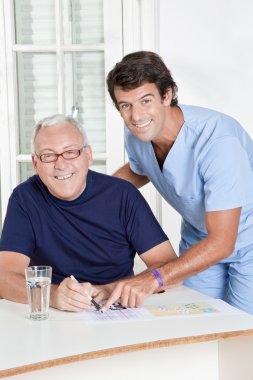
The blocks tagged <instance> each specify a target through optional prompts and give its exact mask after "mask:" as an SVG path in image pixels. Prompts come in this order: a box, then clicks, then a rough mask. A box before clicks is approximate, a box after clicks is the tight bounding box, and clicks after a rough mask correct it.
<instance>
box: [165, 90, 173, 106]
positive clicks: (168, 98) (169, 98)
mask: <svg viewBox="0 0 253 380" xmlns="http://www.w3.org/2000/svg"><path fill="white" fill-rule="evenodd" d="M172 97H173V94H172V88H171V87H169V88H168V89H167V90H166V92H165V95H164V97H163V104H164V105H165V106H170V103H171V101H172Z"/></svg>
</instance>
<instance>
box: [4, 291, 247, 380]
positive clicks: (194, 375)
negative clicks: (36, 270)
mask: <svg viewBox="0 0 253 380" xmlns="http://www.w3.org/2000/svg"><path fill="white" fill-rule="evenodd" d="M208 300H210V298H209V297H207V296H204V295H202V294H200V293H198V292H195V291H193V290H190V289H188V288H186V287H183V286H181V287H179V288H174V289H171V290H169V291H168V292H166V293H163V294H160V295H154V296H152V297H150V298H149V299H148V300H146V302H145V304H146V305H148V304H157V305H158V304H161V303H163V304H166V303H168V302H169V303H177V302H180V303H181V302H182V303H184V302H196V301H203V302H208ZM26 315H27V305H22V304H18V303H14V302H9V301H6V300H0V378H2V377H7V376H12V377H11V379H13V380H15V379H20V380H21V379H24V380H29V379H33V380H34V379H37V380H39V379H45V378H49V379H54V380H57V379H61V380H64V379H75V380H78V379H84V378H85V379H91V378H92V379H98V378H99V377H101V378H103V380H106V379H110V380H114V379H122V380H124V379H137V378H139V379H145V380H146V379H152V380H153V379H154V378H167V379H170V378H171V379H173V380H183V379H184V380H185V379H190V380H191V379H192V380H193V379H194V380H200V379H201V380H202V379H203V378H204V379H205V380H217V379H219V380H228V379H229V380H238V379H242V380H252V379H253V316H252V315H249V314H246V313H243V312H241V313H237V312H236V310H235V314H229V315H222V314H221V315H219V313H217V314H215V315H212V316H192V317H187V318H183V317H168V318H162V319H161V318H160V319H157V320H145V321H124V322H114V323H106V324H96V325H95V324H87V323H85V322H84V321H83V320H81V319H80V317H78V315H77V314H75V313H67V312H60V311H58V310H54V309H50V318H49V319H48V320H46V321H31V320H29V319H28V318H27V317H26ZM36 342H37V343H36ZM64 364H67V365H64ZM35 370H36V371H35ZM84 375H85V376H84Z"/></svg>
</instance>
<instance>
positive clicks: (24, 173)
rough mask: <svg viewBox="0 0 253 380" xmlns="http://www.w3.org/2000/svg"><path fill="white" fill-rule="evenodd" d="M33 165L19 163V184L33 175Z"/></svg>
mask: <svg viewBox="0 0 253 380" xmlns="http://www.w3.org/2000/svg"><path fill="white" fill-rule="evenodd" d="M34 174H35V173H34V169H33V164H32V163H31V162H20V163H19V175H20V182H23V181H25V180H27V179H28V178H29V177H32V176H33V175H34Z"/></svg>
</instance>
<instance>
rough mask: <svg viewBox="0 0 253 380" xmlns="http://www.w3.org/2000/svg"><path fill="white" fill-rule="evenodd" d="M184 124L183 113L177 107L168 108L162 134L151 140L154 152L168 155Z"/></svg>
mask: <svg viewBox="0 0 253 380" xmlns="http://www.w3.org/2000/svg"><path fill="white" fill-rule="evenodd" d="M183 123H184V118H183V113H182V111H181V109H180V108H179V107H176V106H175V107H168V112H167V115H166V120H165V125H164V128H163V130H162V133H161V134H160V135H159V136H157V137H156V138H155V139H154V140H152V144H153V147H154V149H155V150H157V151H162V152H164V153H166V154H167V153H168V152H169V150H170V149H171V147H172V145H173V144H174V142H175V141H176V139H177V136H178V134H179V132H180V130H181V128H182V125H183Z"/></svg>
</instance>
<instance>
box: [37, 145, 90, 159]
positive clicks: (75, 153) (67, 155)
mask: <svg viewBox="0 0 253 380" xmlns="http://www.w3.org/2000/svg"><path fill="white" fill-rule="evenodd" d="M86 147H87V145H84V146H83V147H82V148H81V149H71V150H65V151H64V152H62V153H59V154H58V153H44V154H40V155H39V154H37V153H36V152H35V156H36V157H38V158H39V159H40V161H41V162H44V163H46V164H47V163H49V162H54V161H57V160H58V157H59V156H61V157H63V158H64V159H65V160H73V159H74V158H77V157H79V156H80V154H81V153H82V152H83V151H84V149H85V148H86Z"/></svg>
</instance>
